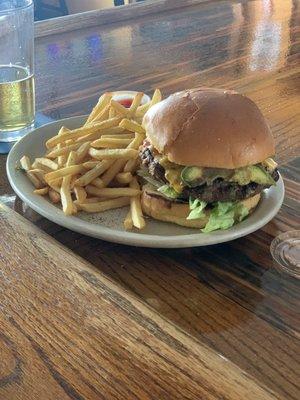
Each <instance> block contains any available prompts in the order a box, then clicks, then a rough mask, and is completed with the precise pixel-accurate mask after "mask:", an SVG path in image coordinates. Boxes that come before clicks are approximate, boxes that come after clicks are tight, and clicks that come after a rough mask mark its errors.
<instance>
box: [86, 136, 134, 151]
mask: <svg viewBox="0 0 300 400" xmlns="http://www.w3.org/2000/svg"><path fill="white" fill-rule="evenodd" d="M131 142H132V138H130V139H119V138H117V139H111V138H103V137H102V138H101V139H98V140H95V141H94V142H92V143H91V146H92V147H95V148H109V149H119V148H121V147H126V146H128V145H129V144H130V143H131Z"/></svg>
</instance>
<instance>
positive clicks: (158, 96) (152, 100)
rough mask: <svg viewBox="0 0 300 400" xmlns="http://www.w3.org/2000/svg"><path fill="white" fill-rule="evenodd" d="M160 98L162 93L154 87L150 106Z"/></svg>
mask: <svg viewBox="0 0 300 400" xmlns="http://www.w3.org/2000/svg"><path fill="white" fill-rule="evenodd" d="M161 100H162V94H161V91H160V90H159V89H155V90H154V93H153V96H152V99H151V101H150V107H152V106H154V104H156V103H159V102H160V101H161Z"/></svg>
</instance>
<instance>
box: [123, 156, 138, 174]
mask: <svg viewBox="0 0 300 400" xmlns="http://www.w3.org/2000/svg"><path fill="white" fill-rule="evenodd" d="M137 165H138V161H137V160H134V159H131V160H128V161H127V162H126V164H125V166H124V172H131V173H132V172H135V170H136V168H137Z"/></svg>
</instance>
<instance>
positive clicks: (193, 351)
mask: <svg viewBox="0 0 300 400" xmlns="http://www.w3.org/2000/svg"><path fill="white" fill-rule="evenodd" d="M0 223H1V226H3V229H2V235H3V240H2V241H1V247H0V250H1V255H2V257H4V258H5V259H7V260H10V261H8V262H7V263H6V264H5V265H3V268H2V277H3V278H4V279H3V282H2V289H3V290H2V291H1V293H0V302H1V304H2V313H1V317H0V322H1V330H2V333H1V336H0V343H1V352H2V351H4V352H5V353H4V354H2V357H1V360H4V362H2V368H1V369H2V371H1V379H0V396H1V399H3V398H5V399H22V400H23V399H25V398H30V399H32V400H34V399H39V400H40V399H43V400H44V399H45V400H46V399H58V398H59V399H69V398H71V399H105V400H106V399H125V398H126V399H136V398H139V399H195V400H196V399H199V398H201V399H229V398H230V399H233V400H240V399H241V398H243V399H252V398H255V399H257V400H269V399H270V400H271V399H275V398H276V396H275V395H274V394H273V393H272V392H271V391H270V390H268V389H267V388H263V387H261V386H260V385H259V384H257V383H256V382H254V381H253V379H252V378H250V377H248V376H247V375H245V374H244V372H243V371H241V370H240V369H239V368H237V367H236V366H235V365H234V364H232V363H231V362H230V361H228V360H227V359H226V358H224V357H223V356H221V355H220V354H217V353H215V352H213V351H212V350H211V349H210V348H208V347H206V346H205V345H203V344H202V343H201V342H199V341H196V340H195V339H193V338H192V337H191V336H190V335H188V334H186V333H185V332H183V331H182V330H181V329H180V328H178V327H176V326H175V325H173V324H171V323H170V322H168V321H167V320H166V319H164V318H162V317H161V316H159V314H158V313H156V312H153V310H151V309H150V308H148V307H146V306H145V305H144V304H143V303H142V302H141V301H139V300H138V299H137V298H135V297H134V296H132V294H131V293H128V292H126V291H125V290H124V289H121V288H120V287H119V286H118V285H116V284H115V283H114V282H113V281H112V280H109V279H107V278H106V277H105V276H104V275H103V274H100V273H99V271H98V270H97V269H96V268H94V267H93V266H92V265H88V264H87V263H86V262H84V261H83V260H80V259H79V258H78V257H76V256H74V255H73V254H72V252H70V251H67V250H66V249H65V248H64V247H63V246H59V245H58V244H57V243H56V242H54V241H53V240H49V237H48V236H47V235H46V234H43V233H42V232H41V231H39V230H37V229H36V228H35V226H33V225H29V224H28V223H27V222H26V221H25V220H24V219H23V218H22V217H20V216H18V214H16V213H15V212H14V211H12V210H10V209H8V208H6V207H4V206H3V207H1V208H0ZM13 243H14V244H13ZM28 248H31V251H30V252H28ZM11 253H13V254H14V257H13V258H10V255H11ZM8 277H9V279H6V278H8ZM15 287H18V292H19V295H20V296H22V299H23V301H22V302H20V301H19V300H20V299H19V296H16V292H15ZM46 382H49V385H47V384H46ZM50 383H51V384H50ZM252 396H254V397H252Z"/></svg>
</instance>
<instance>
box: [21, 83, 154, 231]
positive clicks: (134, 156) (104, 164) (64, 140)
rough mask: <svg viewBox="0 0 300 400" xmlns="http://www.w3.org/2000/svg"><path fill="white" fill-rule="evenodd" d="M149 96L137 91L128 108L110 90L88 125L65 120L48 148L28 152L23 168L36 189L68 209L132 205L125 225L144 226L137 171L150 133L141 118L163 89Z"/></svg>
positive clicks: (97, 209)
mask: <svg viewBox="0 0 300 400" xmlns="http://www.w3.org/2000/svg"><path fill="white" fill-rule="evenodd" d="M143 96H144V93H142V92H137V93H136V95H135V97H134V98H133V99H132V102H131V104H130V107H129V105H128V107H129V108H127V107H125V106H124V105H122V104H121V103H120V102H118V101H116V100H114V99H113V92H112V93H110V92H107V93H104V94H103V95H102V96H100V98H99V100H98V102H97V104H96V105H95V107H94V108H93V110H92V112H91V113H90V115H89V116H88V118H87V120H86V122H85V123H84V125H83V126H81V127H79V128H77V129H68V128H67V127H64V126H62V127H61V128H60V130H59V132H58V133H57V134H56V135H55V136H53V137H51V138H50V139H48V140H47V141H46V143H45V154H44V155H41V156H40V157H37V158H36V159H35V160H33V162H32V163H31V160H30V159H29V157H28V156H26V155H24V156H23V157H22V158H21V159H20V168H21V169H22V170H23V171H24V173H25V174H26V175H27V177H28V179H29V180H30V181H31V182H32V184H33V186H34V188H33V193H34V194H36V195H39V196H48V198H49V199H50V201H51V202H52V203H53V204H57V205H60V206H61V208H62V210H63V212H64V214H65V215H74V214H76V213H78V212H80V211H84V212H88V213H99V212H103V211H106V210H112V209H115V208H119V207H125V206H129V211H128V213H127V215H126V218H125V220H124V228H125V229H126V230H130V229H133V227H135V228H137V229H143V228H144V226H145V220H144V217H143V213H142V207H141V201H140V195H141V188H140V185H139V183H138V179H137V177H136V176H135V172H136V169H137V168H138V164H139V159H138V153H139V147H140V146H141V144H142V143H143V141H144V139H145V130H144V128H143V127H142V125H141V121H142V119H143V116H144V114H145V113H146V112H147V110H148V109H149V108H150V107H152V106H153V105H154V104H156V103H158V102H159V101H161V100H162V95H161V92H160V90H159V89H156V90H155V91H154V94H153V97H152V99H151V100H150V101H149V102H148V103H146V104H141V102H142V99H143Z"/></svg>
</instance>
